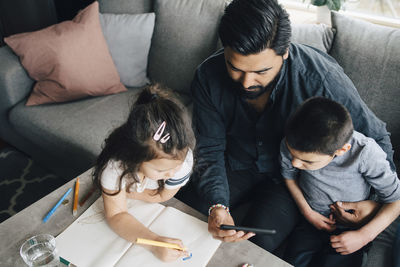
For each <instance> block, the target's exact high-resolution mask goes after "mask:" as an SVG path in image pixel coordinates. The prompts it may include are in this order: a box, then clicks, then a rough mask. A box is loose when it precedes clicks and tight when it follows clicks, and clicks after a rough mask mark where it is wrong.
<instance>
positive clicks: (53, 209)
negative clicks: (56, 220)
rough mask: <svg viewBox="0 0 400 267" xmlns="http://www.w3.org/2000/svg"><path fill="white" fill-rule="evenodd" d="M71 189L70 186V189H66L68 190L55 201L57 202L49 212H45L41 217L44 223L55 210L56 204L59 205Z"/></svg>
mask: <svg viewBox="0 0 400 267" xmlns="http://www.w3.org/2000/svg"><path fill="white" fill-rule="evenodd" d="M71 191H72V187H71V188H70V189H68V191H67V192H66V193H65V194H64V195H63V196H62V197H61V198H60V200H59V201H58V202H57V204H56V205H55V206H54V207H53V208H52V209H51V210H50V211H49V213H47V215H46V217H44V218H43V222H44V223H45V222H47V221H48V220H49V218H50V216H51V215H53V213H54V212H55V211H56V209H57V208H58V206H60V205H61V203H62V202H63V201H64V199H65V198H66V197H67V196H68V195H69V193H71Z"/></svg>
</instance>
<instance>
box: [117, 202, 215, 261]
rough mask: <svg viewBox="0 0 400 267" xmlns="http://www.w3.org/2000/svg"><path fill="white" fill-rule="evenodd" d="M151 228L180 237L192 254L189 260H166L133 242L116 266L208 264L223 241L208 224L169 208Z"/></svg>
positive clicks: (173, 236) (156, 231)
mask: <svg viewBox="0 0 400 267" xmlns="http://www.w3.org/2000/svg"><path fill="white" fill-rule="evenodd" d="M150 230H152V231H153V232H155V233H157V234H159V235H162V236H167V237H172V238H178V239H181V240H182V241H183V244H184V245H185V246H186V247H187V248H188V250H189V252H191V253H192V255H193V256H192V258H191V259H189V260H186V261H182V259H178V260H177V261H175V262H171V263H164V262H162V261H160V260H159V259H158V258H156V257H155V256H154V255H153V254H152V253H151V252H149V251H148V250H147V249H145V248H143V247H142V246H140V245H133V246H132V247H131V248H130V249H128V251H127V252H126V253H125V255H124V256H123V257H122V258H121V259H120V260H119V261H118V263H117V264H116V265H115V266H117V267H131V266H151V267H180V266H190V267H192V266H193V267H197V266H198V267H200V266H206V265H207V263H208V262H209V260H210V259H211V257H212V256H213V255H214V253H215V251H216V250H217V249H218V247H219V245H220V244H221V241H219V240H216V239H213V238H212V236H211V234H209V232H208V229H207V223H205V222H203V221H201V220H199V219H197V218H195V217H193V216H190V215H188V214H185V213H183V212H181V211H179V210H177V209H175V208H172V207H167V208H165V209H164V210H163V211H162V212H161V214H160V215H159V216H158V217H157V218H156V219H155V221H154V222H152V223H151V225H150Z"/></svg>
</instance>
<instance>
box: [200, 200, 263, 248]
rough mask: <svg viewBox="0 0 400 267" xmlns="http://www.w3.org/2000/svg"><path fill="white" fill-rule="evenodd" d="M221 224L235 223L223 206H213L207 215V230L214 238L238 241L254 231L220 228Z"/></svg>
mask: <svg viewBox="0 0 400 267" xmlns="http://www.w3.org/2000/svg"><path fill="white" fill-rule="evenodd" d="M221 224H228V225H235V223H234V221H233V218H232V216H231V215H230V214H229V213H228V212H227V211H226V210H224V209H223V208H214V209H212V211H211V214H210V216H208V231H209V232H210V233H211V234H212V236H213V237H214V238H215V239H218V240H221V241H224V242H238V241H242V240H246V239H249V238H250V237H252V236H254V235H255V234H254V233H245V232H243V231H235V230H221V229H219V226H220V225H221Z"/></svg>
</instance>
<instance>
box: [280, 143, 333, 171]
mask: <svg viewBox="0 0 400 267" xmlns="http://www.w3.org/2000/svg"><path fill="white" fill-rule="evenodd" d="M286 145H287V147H288V149H289V152H290V154H291V155H292V165H293V167H295V168H297V169H300V170H310V171H315V170H319V169H321V168H323V167H325V166H326V165H328V164H329V163H330V162H331V161H332V160H333V158H334V157H335V155H332V156H330V155H325V154H320V153H313V152H301V151H298V150H295V149H293V148H291V147H290V146H289V145H288V144H286Z"/></svg>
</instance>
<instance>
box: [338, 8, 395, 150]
mask: <svg viewBox="0 0 400 267" xmlns="http://www.w3.org/2000/svg"><path fill="white" fill-rule="evenodd" d="M332 27H334V28H336V35H335V39H334V42H333V46H332V49H331V55H332V56H333V57H334V58H335V59H336V60H337V61H338V63H339V64H340V65H341V66H342V67H343V69H344V71H345V73H346V74H347V75H348V76H349V77H350V79H351V80H352V81H353V83H354V84H355V86H356V88H357V89H358V92H359V93H360V95H361V97H362V99H363V100H364V101H365V102H366V104H367V105H368V106H369V107H370V108H371V109H372V110H373V111H374V112H375V114H376V115H377V116H378V117H379V118H380V119H381V120H383V121H385V122H386V123H387V128H388V130H389V132H391V134H392V136H391V139H392V143H393V146H394V148H395V151H396V150H397V152H398V151H399V149H400V120H399V119H400V105H399V99H400V75H399V70H400V29H395V28H390V27H384V26H379V25H375V24H372V23H368V22H365V21H361V20H357V19H352V18H349V17H346V16H344V15H341V14H339V13H337V12H333V13H332ZM395 155H396V154H395Z"/></svg>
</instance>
